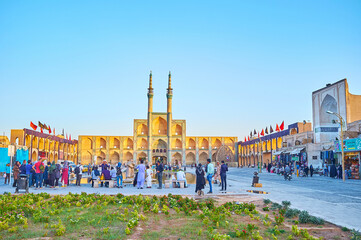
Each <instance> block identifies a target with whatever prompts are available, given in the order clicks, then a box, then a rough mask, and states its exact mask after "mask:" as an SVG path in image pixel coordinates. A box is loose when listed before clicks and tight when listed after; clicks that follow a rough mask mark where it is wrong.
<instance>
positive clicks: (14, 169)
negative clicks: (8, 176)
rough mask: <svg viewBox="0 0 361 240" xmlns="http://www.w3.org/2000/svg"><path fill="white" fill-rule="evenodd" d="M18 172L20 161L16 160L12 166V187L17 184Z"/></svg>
mask: <svg viewBox="0 0 361 240" xmlns="http://www.w3.org/2000/svg"><path fill="white" fill-rule="evenodd" d="M19 172H20V162H19V161H16V162H15V165H14V168H13V174H14V184H13V187H16V186H17V183H18V178H19Z"/></svg>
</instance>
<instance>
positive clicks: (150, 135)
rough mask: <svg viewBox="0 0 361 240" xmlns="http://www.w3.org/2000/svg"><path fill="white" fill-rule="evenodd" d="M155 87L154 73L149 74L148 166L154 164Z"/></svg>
mask: <svg viewBox="0 0 361 240" xmlns="http://www.w3.org/2000/svg"><path fill="white" fill-rule="evenodd" d="M153 95H154V94H153V86H152V71H150V74H149V88H148V118H147V126H148V134H147V141H148V149H147V152H148V154H147V155H148V164H152V161H153V159H152V148H151V146H152V115H153Z"/></svg>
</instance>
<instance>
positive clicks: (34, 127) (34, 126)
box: [30, 122, 38, 131]
mask: <svg viewBox="0 0 361 240" xmlns="http://www.w3.org/2000/svg"><path fill="white" fill-rule="evenodd" d="M30 127H31V128H32V129H34V130H35V131H36V129H37V128H38V126H36V125H35V124H34V123H33V122H30Z"/></svg>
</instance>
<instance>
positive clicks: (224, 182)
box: [221, 161, 228, 192]
mask: <svg viewBox="0 0 361 240" xmlns="http://www.w3.org/2000/svg"><path fill="white" fill-rule="evenodd" d="M227 172H228V166H227V165H226V164H225V163H224V161H222V165H221V181H222V189H221V191H225V192H226V191H227Z"/></svg>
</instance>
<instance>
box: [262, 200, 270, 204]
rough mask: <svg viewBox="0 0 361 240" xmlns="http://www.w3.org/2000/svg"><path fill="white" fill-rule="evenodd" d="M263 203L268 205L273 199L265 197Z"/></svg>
mask: <svg viewBox="0 0 361 240" xmlns="http://www.w3.org/2000/svg"><path fill="white" fill-rule="evenodd" d="M263 203H264V204H266V205H267V204H270V203H271V200H269V199H263Z"/></svg>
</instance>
